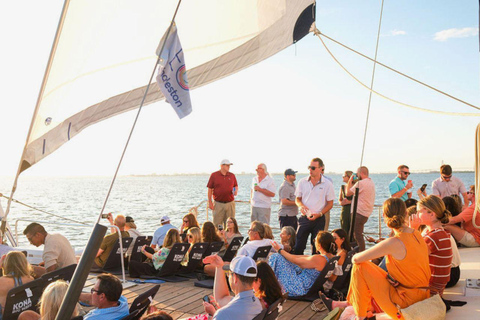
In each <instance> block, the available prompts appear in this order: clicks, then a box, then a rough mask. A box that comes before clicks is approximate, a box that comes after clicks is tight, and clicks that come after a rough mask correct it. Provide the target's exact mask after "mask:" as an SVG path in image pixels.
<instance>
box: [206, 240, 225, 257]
mask: <svg viewBox="0 0 480 320" xmlns="http://www.w3.org/2000/svg"><path fill="white" fill-rule="evenodd" d="M223 245H224V242H222V241H216V242H211V243H210V245H209V246H208V248H207V250H205V253H204V254H203V257H202V259H203V258H205V257H208V256H211V255H212V254H218V253H219V252H220V250H222V247H223Z"/></svg>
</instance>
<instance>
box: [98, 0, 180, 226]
mask: <svg viewBox="0 0 480 320" xmlns="http://www.w3.org/2000/svg"><path fill="white" fill-rule="evenodd" d="M180 3H182V0H178V4H177V8H176V9H175V13H174V14H173V18H172V22H171V23H170V26H169V27H168V30H167V34H166V35H165V39H164V41H163V43H162V48H161V49H160V52H159V54H158V58H157V61H156V62H155V66H154V67H153V70H152V74H151V75H150V80H149V81H148V84H147V87H146V88H145V93H144V94H143V98H142V101H141V102H140V106H139V107H138V112H137V115H136V117H135V120H134V121H133V125H132V129H130V134H129V135H128V139H127V142H126V143H125V147H124V148H123V152H122V156H121V157H120V161H119V162H118V165H117V169H116V170H115V174H114V175H113V179H112V183H111V184H110V188H109V189H108V193H107V196H106V197H105V201H104V203H103V207H102V210H101V211H100V214H99V215H98V219H97V223H99V222H100V218H101V217H102V214H103V212H104V210H105V207H106V205H107V202H108V198H109V197H110V193H111V192H112V189H113V184H114V183H115V180H116V179H117V174H118V171H119V170H120V166H121V165H122V161H123V157H124V156H125V152H126V151H127V147H128V144H129V142H130V139H131V137H132V134H133V130H135V126H136V124H137V121H138V117H139V116H140V112H141V111H142V108H143V104H144V102H145V99H146V97H147V94H148V90H149V89H150V85H151V84H152V80H153V77H154V76H155V71H156V70H157V65H158V63H159V62H160V59H161V56H162V52H163V49H164V48H165V43H166V42H167V39H168V36H169V35H170V31H171V30H172V26H173V24H174V23H175V17H176V16H177V12H178V8H179V7H180Z"/></svg>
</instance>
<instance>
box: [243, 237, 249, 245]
mask: <svg viewBox="0 0 480 320" xmlns="http://www.w3.org/2000/svg"><path fill="white" fill-rule="evenodd" d="M248 240H250V238H249V237H246V238H245V240H243V243H242V247H243V246H244V245H246V244H247V242H248Z"/></svg>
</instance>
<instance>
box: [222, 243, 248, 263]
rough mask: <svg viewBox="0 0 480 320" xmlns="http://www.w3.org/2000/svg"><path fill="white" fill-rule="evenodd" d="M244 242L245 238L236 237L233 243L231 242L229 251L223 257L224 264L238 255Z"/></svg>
mask: <svg viewBox="0 0 480 320" xmlns="http://www.w3.org/2000/svg"><path fill="white" fill-rule="evenodd" d="M242 240H243V237H235V238H233V239H232V242H230V245H229V246H228V248H227V251H225V254H224V255H223V261H224V262H230V261H232V259H233V258H234V257H235V255H236V254H237V251H238V249H240V246H241V245H242Z"/></svg>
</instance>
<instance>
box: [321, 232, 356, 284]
mask: <svg viewBox="0 0 480 320" xmlns="http://www.w3.org/2000/svg"><path fill="white" fill-rule="evenodd" d="M332 236H333V238H334V239H335V244H336V245H337V253H336V255H337V256H339V257H340V258H339V259H338V262H337V265H336V266H335V271H334V273H333V274H332V275H331V276H330V278H328V280H327V281H325V284H324V285H323V288H324V290H325V292H328V291H329V290H330V289H332V287H333V283H334V282H335V280H337V277H338V276H341V275H343V264H344V263H345V259H346V258H347V254H348V252H349V251H350V250H352V247H351V246H350V241H349V240H348V234H347V233H346V232H345V230H343V229H335V230H333V231H332Z"/></svg>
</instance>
